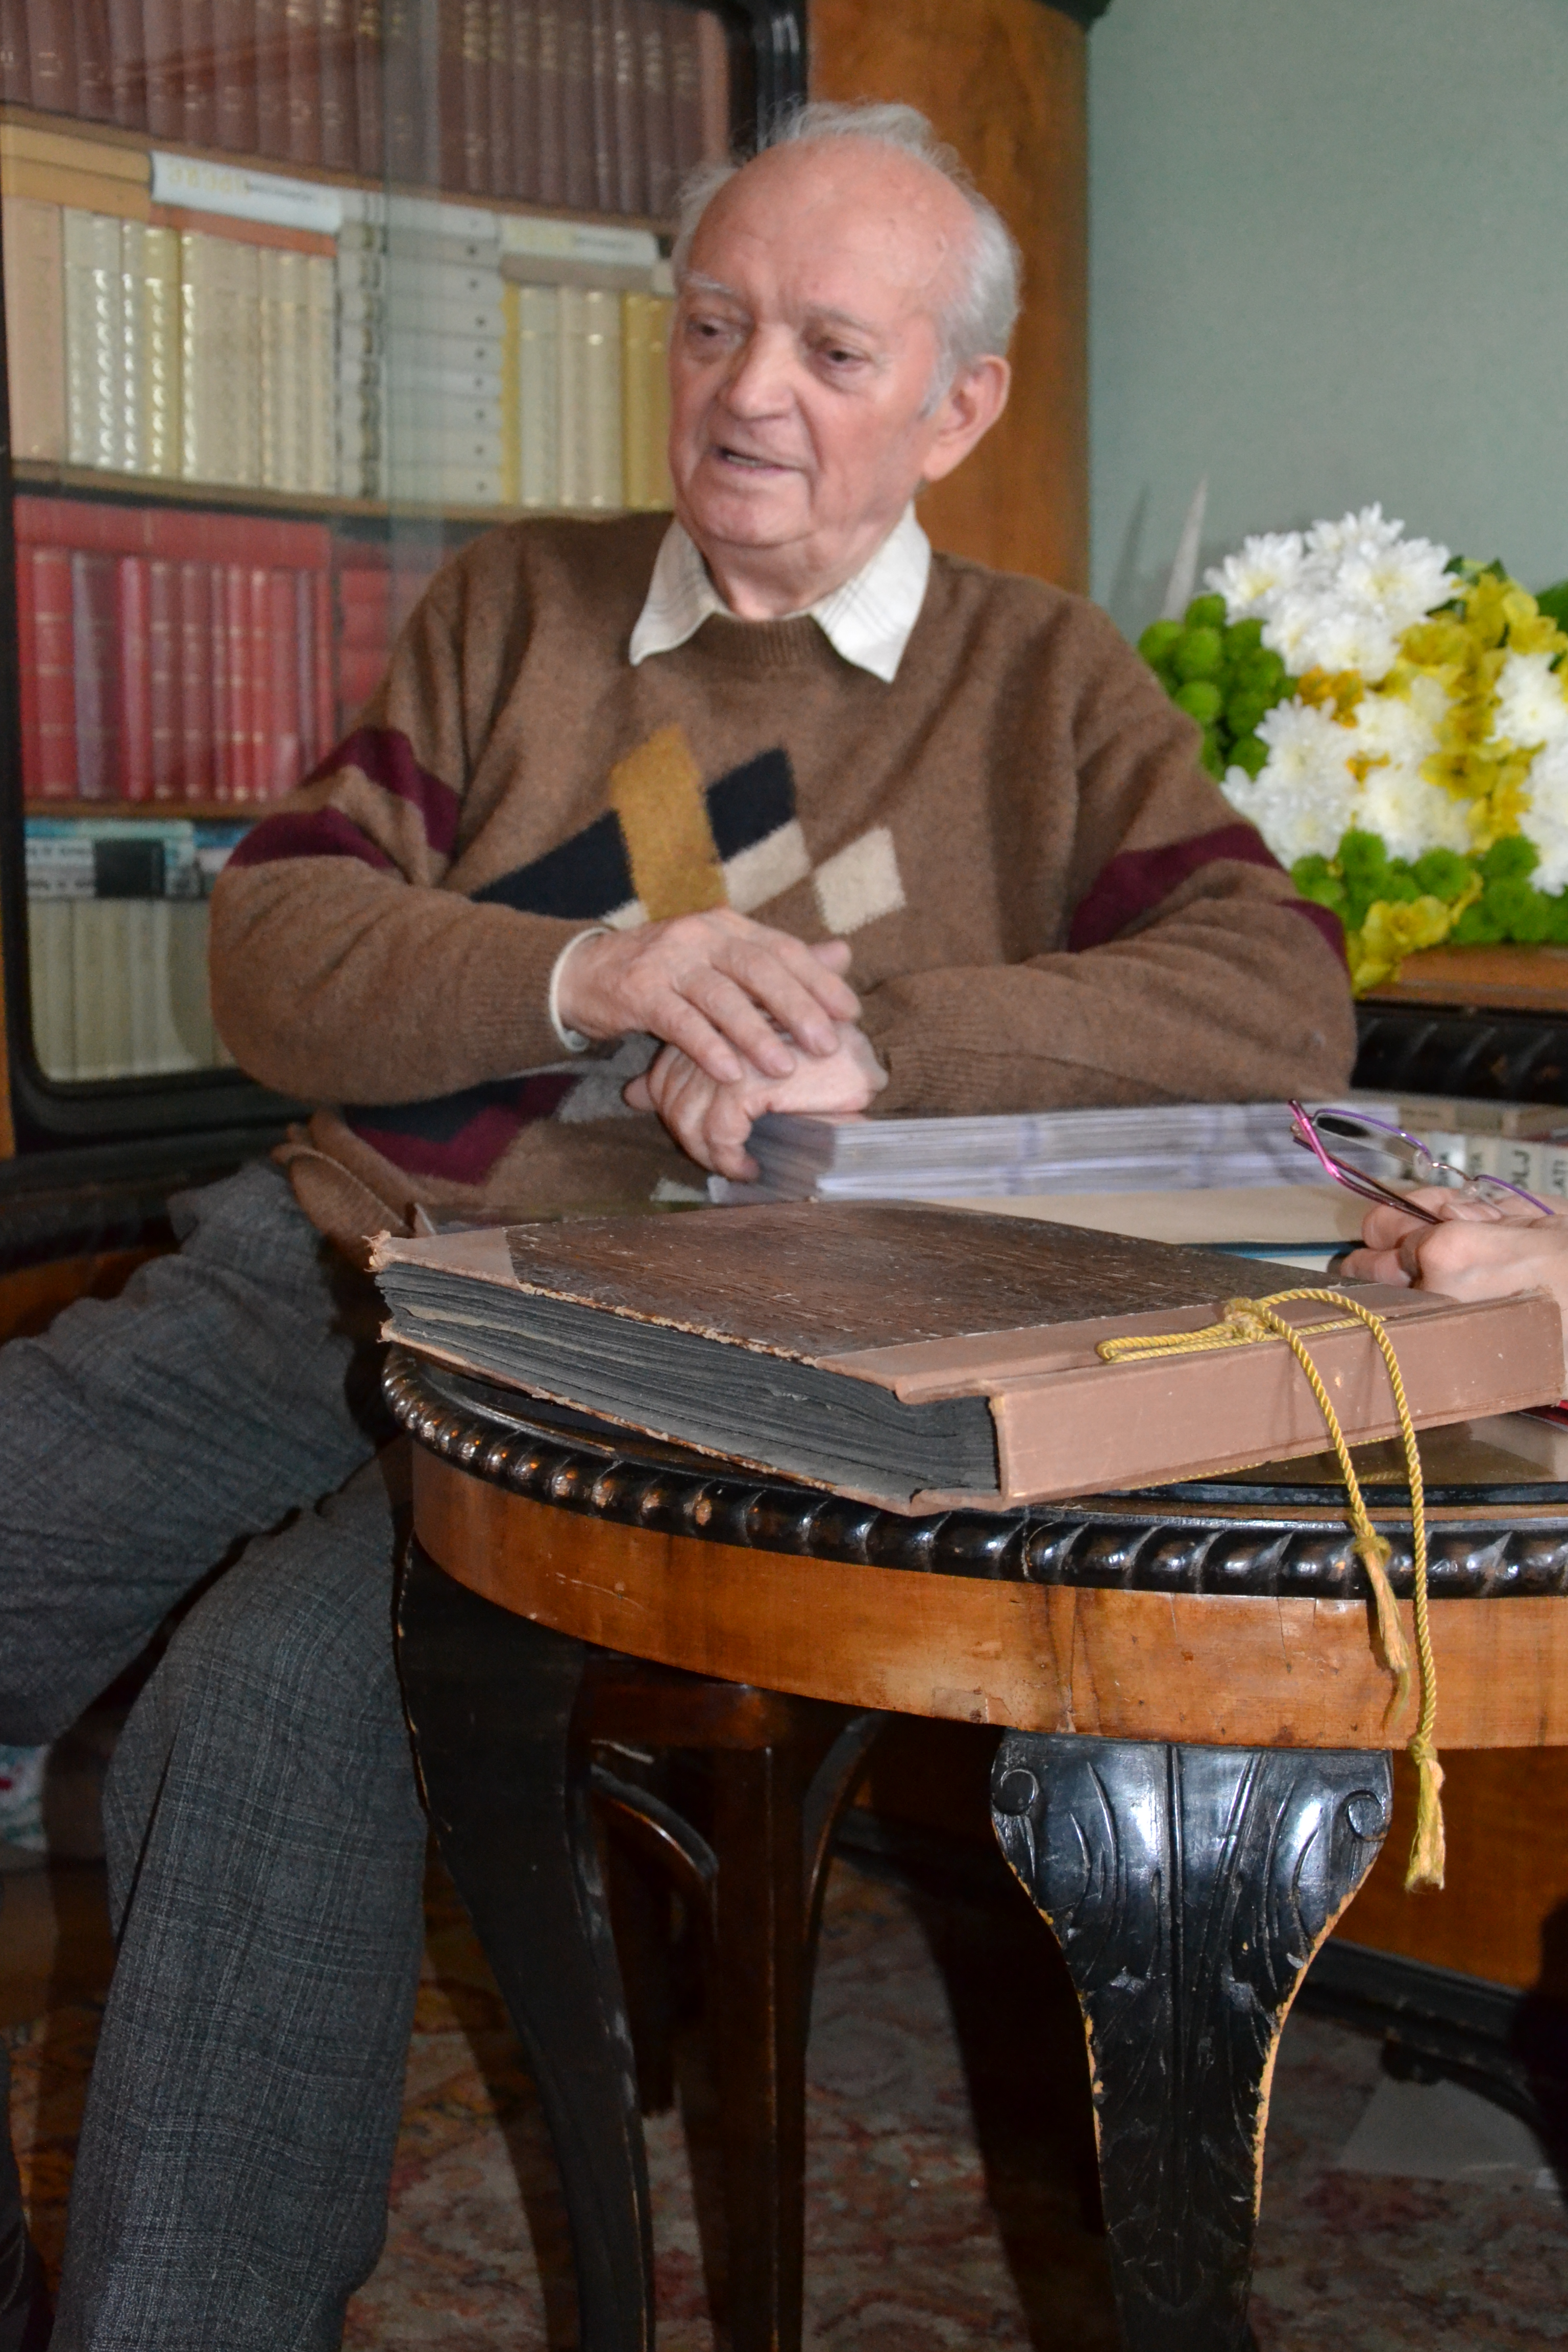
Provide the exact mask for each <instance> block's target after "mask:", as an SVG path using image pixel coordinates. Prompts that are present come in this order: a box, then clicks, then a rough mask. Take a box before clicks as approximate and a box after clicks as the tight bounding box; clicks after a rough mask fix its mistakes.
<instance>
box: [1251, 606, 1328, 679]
mask: <svg viewBox="0 0 1568 2352" xmlns="http://www.w3.org/2000/svg"><path fill="white" fill-rule="evenodd" d="M1328 617H1329V615H1328V610H1327V608H1326V607H1325V605H1324V603H1323V600H1322V598H1321V596H1318V595H1315V594H1313V593H1310V591H1309V590H1306V589H1300V588H1290V589H1287V590H1286V591H1285V592H1284V593H1283V594H1282V595H1279V596H1275V597H1271V598H1270V599H1269V602H1268V611H1267V613H1266V614H1265V615H1264V621H1263V642H1264V644H1265V645H1266V646H1268V647H1269V648H1270V649H1271V650H1272V651H1273V652H1275V653H1277V654H1278V655H1279V658H1280V660H1281V661H1282V662H1283V663H1284V665H1285V667H1286V668H1287V669H1288V670H1289V673H1290V675H1291V677H1300V676H1301V675H1302V673H1303V672H1304V671H1306V670H1310V668H1311V667H1312V666H1313V664H1314V663H1315V662H1316V660H1317V657H1318V656H1317V653H1316V650H1315V648H1316V646H1317V640H1318V632H1319V630H1320V629H1321V626H1322V625H1323V623H1324V621H1325V620H1326V619H1327V618H1328Z"/></svg>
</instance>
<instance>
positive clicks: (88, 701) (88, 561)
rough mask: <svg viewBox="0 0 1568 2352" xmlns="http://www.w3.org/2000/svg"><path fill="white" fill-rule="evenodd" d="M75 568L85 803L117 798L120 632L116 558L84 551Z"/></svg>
mask: <svg viewBox="0 0 1568 2352" xmlns="http://www.w3.org/2000/svg"><path fill="white" fill-rule="evenodd" d="M70 566H71V655H72V661H73V667H74V669H75V674H76V755H77V793H78V795H79V798H81V799H82V800H84V801H107V800H112V799H113V797H114V786H115V779H116V772H117V769H118V766H119V761H118V760H117V759H116V756H115V753H116V748H117V747H116V744H115V740H114V739H115V732H116V730H115V718H116V711H115V691H114V668H115V661H114V656H115V650H116V640H117V636H118V628H119V614H118V611H117V610H116V606H117V602H118V600H117V597H116V594H115V578H114V573H115V563H114V558H113V557H112V556H110V555H86V554H82V553H80V552H76V553H73V554H72V556H71V560H70Z"/></svg>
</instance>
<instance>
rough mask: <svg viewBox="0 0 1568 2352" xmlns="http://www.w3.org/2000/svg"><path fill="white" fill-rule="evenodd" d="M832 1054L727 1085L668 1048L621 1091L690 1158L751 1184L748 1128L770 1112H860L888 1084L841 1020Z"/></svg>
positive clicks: (858, 1036)
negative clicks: (653, 1116)
mask: <svg viewBox="0 0 1568 2352" xmlns="http://www.w3.org/2000/svg"><path fill="white" fill-rule="evenodd" d="M836 1025H837V1030H838V1048H837V1052H836V1053H833V1054H825V1055H802V1056H801V1058H800V1060H799V1062H798V1063H797V1064H796V1066H795V1069H794V1070H793V1071H792V1072H791V1074H790V1076H788V1077H785V1078H774V1077H769V1076H767V1075H766V1074H765V1073H764V1072H763V1071H762V1070H759V1069H756V1068H754V1067H750V1066H749V1067H748V1068H747V1070H746V1072H745V1074H744V1075H743V1076H742V1077H740V1078H731V1079H730V1080H729V1081H728V1082H726V1083H724V1084H721V1083H720V1082H719V1081H718V1080H717V1079H715V1078H710V1076H708V1073H707V1072H706V1070H702V1069H700V1068H699V1067H698V1066H697V1064H696V1063H695V1062H694V1061H692V1060H691V1058H690V1056H689V1055H686V1054H683V1053H681V1051H680V1050H679V1047H678V1046H675V1045H667V1046H666V1047H665V1048H664V1051H663V1052H662V1053H661V1054H660V1055H658V1058H657V1060H656V1061H655V1062H654V1063H653V1064H652V1066H651V1067H650V1068H648V1069H647V1071H645V1072H644V1074H643V1076H641V1077H640V1078H634V1079H633V1080H632V1082H631V1084H630V1086H629V1087H627V1088H626V1101H627V1103H628V1105H629V1106H630V1108H632V1109H633V1110H653V1111H657V1112H658V1116H659V1118H661V1119H662V1120H663V1121H664V1123H665V1125H666V1127H668V1129H669V1131H670V1133H671V1135H673V1136H674V1138H675V1139H676V1141H677V1143H679V1146H680V1148H681V1150H683V1151H684V1152H686V1153H687V1154H688V1156H689V1158H691V1159H693V1160H697V1161H698V1162H699V1163H700V1166H702V1167H704V1168H711V1169H712V1170H713V1171H715V1172H716V1173H717V1174H718V1175H721V1176H732V1177H735V1178H736V1179H738V1180H739V1181H742V1182H746V1181H750V1180H751V1179H752V1177H754V1176H756V1175H757V1173H758V1172H759V1171H758V1169H757V1163H756V1161H755V1160H753V1159H752V1157H751V1154H750V1153H749V1152H748V1151H747V1150H746V1138H747V1136H748V1135H750V1133H751V1131H752V1121H753V1120H754V1119H758V1118H761V1117H762V1115H763V1112H764V1111H768V1110H794V1111H804V1112H807V1113H816V1114H817V1115H818V1116H820V1115H822V1114H824V1113H826V1112H829V1111H854V1110H864V1109H865V1108H866V1106H867V1104H868V1102H870V1101H871V1100H872V1098H873V1097H875V1096H877V1095H879V1094H880V1093H881V1091H882V1088H883V1087H885V1086H886V1085H887V1083H888V1073H887V1072H886V1070H885V1069H883V1067H882V1065H881V1064H880V1062H879V1061H878V1059H877V1056H876V1055H875V1054H874V1053H873V1052H872V1050H871V1047H870V1046H869V1045H868V1043H867V1041H866V1038H865V1037H864V1035H863V1034H862V1033H861V1032H860V1030H858V1028H857V1027H856V1026H855V1025H854V1024H853V1023H850V1022H839V1023H837V1024H836Z"/></svg>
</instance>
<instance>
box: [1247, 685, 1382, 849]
mask: <svg viewBox="0 0 1568 2352" xmlns="http://www.w3.org/2000/svg"><path fill="white" fill-rule="evenodd" d="M1258 735H1259V737H1260V738H1261V740H1263V742H1264V743H1265V744H1266V745H1267V746H1268V761H1267V763H1266V765H1265V766H1264V768H1263V771H1262V772H1261V774H1260V775H1258V777H1257V779H1256V780H1255V779H1254V778H1252V777H1250V776H1249V775H1247V772H1246V770H1245V769H1244V768H1232V769H1231V770H1230V771H1229V772H1228V774H1227V775H1226V780H1225V793H1226V799H1227V800H1228V801H1229V802H1230V803H1231V804H1232V805H1233V807H1235V808H1237V809H1238V810H1239V811H1240V813H1241V814H1242V815H1243V816H1245V817H1247V818H1249V819H1250V820H1251V822H1252V823H1253V824H1255V825H1256V826H1257V827H1258V831H1259V833H1261V835H1263V838H1264V840H1265V841H1266V842H1267V843H1268V846H1269V848H1270V849H1271V850H1272V851H1273V852H1274V855H1275V856H1276V857H1278V858H1279V862H1280V864H1281V865H1282V866H1292V865H1294V864H1295V861H1296V860H1297V858H1298V857H1310V856H1319V857H1331V856H1332V855H1333V853H1334V851H1335V850H1336V849H1337V848H1338V847H1339V845H1340V836H1341V835H1342V833H1343V832H1344V830H1345V828H1346V826H1347V825H1349V824H1352V822H1353V821H1354V811H1355V805H1356V802H1357V799H1358V797H1359V793H1360V787H1359V785H1358V784H1357V782H1356V779H1355V777H1354V775H1353V774H1352V771H1351V768H1350V766H1349V764H1348V761H1349V753H1350V751H1351V750H1352V738H1351V734H1350V730H1348V729H1347V728H1343V727H1339V726H1336V725H1335V723H1334V721H1333V720H1332V719H1330V718H1329V717H1327V715H1326V714H1325V713H1324V712H1323V711H1321V710H1317V709H1312V708H1311V707H1310V705H1309V704H1306V703H1302V702H1279V703H1276V704H1275V706H1274V709H1272V710H1269V711H1266V712H1265V713H1264V716H1263V719H1262V720H1261V721H1260V723H1259V726H1258Z"/></svg>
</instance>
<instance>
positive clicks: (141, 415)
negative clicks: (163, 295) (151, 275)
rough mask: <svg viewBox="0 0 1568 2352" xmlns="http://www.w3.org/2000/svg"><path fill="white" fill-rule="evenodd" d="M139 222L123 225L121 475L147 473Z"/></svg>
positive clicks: (118, 435) (118, 462)
mask: <svg viewBox="0 0 1568 2352" xmlns="http://www.w3.org/2000/svg"><path fill="white" fill-rule="evenodd" d="M146 234H147V232H146V229H145V228H144V227H143V226H142V223H141V222H140V221H121V224H120V318H121V344H120V402H119V407H120V415H119V421H118V425H117V429H116V436H115V437H116V442H117V448H116V455H115V460H114V462H115V464H116V465H117V466H118V467H119V468H120V469H121V472H122V473H126V474H141V473H144V472H145V471H146V451H145V446H144V439H143V432H142V427H143V423H144V419H145V413H146V406H147V349H146V341H147V338H146V293H145V289H146V282H147V257H146V255H145V253H144V252H143V250H142V241H143V239H144V238H145V236H146Z"/></svg>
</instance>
